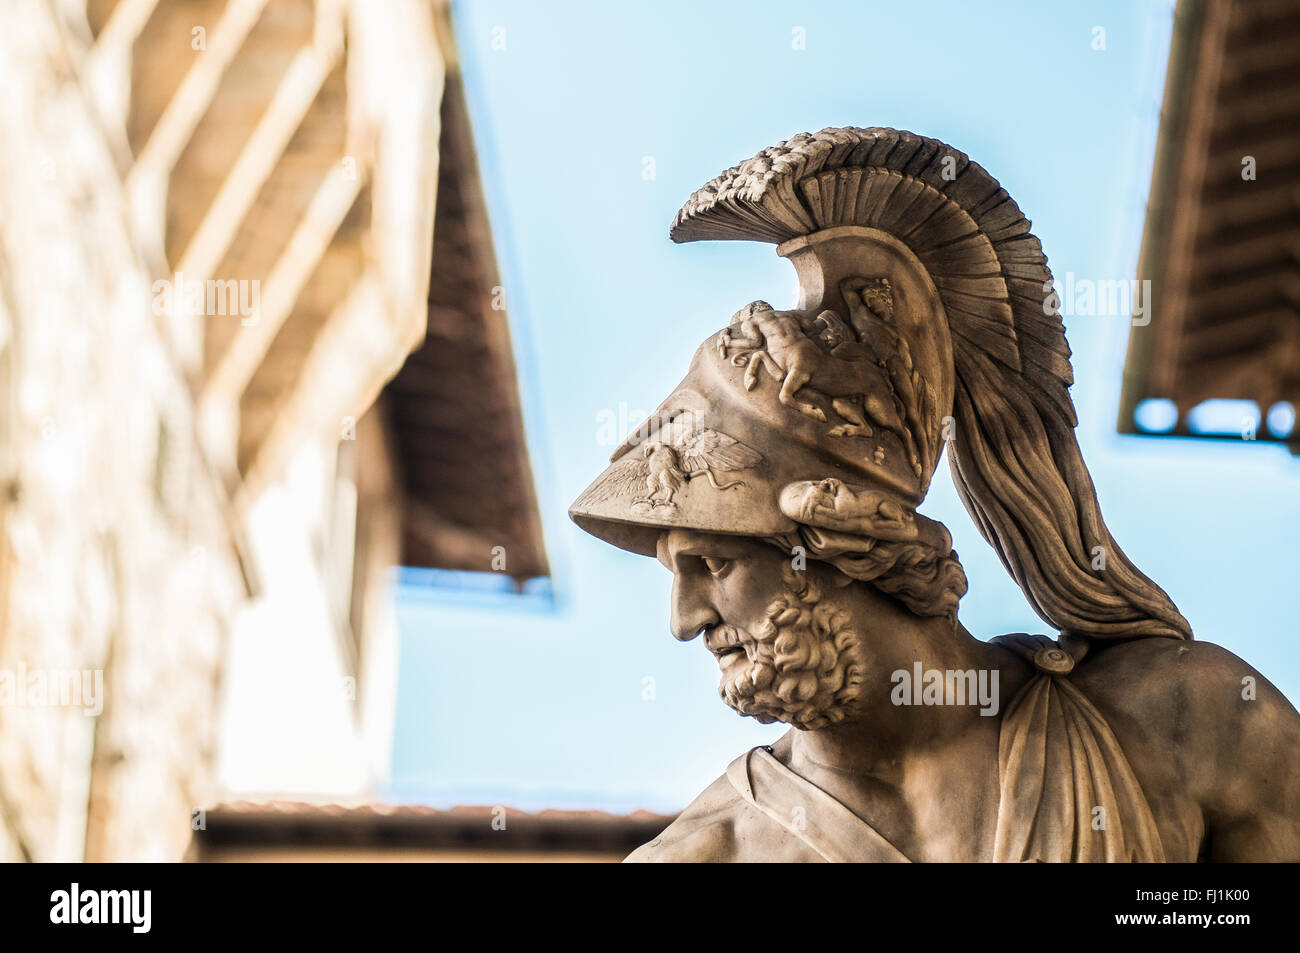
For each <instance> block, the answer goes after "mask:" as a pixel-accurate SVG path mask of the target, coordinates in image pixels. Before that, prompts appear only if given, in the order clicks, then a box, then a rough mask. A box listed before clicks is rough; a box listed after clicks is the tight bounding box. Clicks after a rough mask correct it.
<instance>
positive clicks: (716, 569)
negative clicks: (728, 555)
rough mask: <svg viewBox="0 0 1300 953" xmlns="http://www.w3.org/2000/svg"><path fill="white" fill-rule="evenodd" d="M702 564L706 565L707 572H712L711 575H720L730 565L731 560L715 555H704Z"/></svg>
mask: <svg viewBox="0 0 1300 953" xmlns="http://www.w3.org/2000/svg"><path fill="white" fill-rule="evenodd" d="M704 565H705V566H706V567H708V570H709V572H711V573H713V575H715V576H721V575H722V574H723V573H725V572H726V571H727V569H728V567H730V566H731V560H730V559H719V558H717V557H716V556H705V557H704Z"/></svg>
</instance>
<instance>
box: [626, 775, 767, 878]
mask: <svg viewBox="0 0 1300 953" xmlns="http://www.w3.org/2000/svg"><path fill="white" fill-rule="evenodd" d="M746 806H747V805H746V804H745V803H744V801H743V800H742V799H741V797H740V795H739V794H737V793H736V789H735V788H733V787H732V786H731V782H730V781H728V780H727V777H726V775H722V776H721V777H719V778H718V779H717V780H716V781H714V782H713V783H712V784H710V785H709V786H708V787H707V788H705V789H704V791H703V792H701V793H700V794H699V795H698V796H697V797H696V798H695V800H694V801H692V802H691V803H690V804H689V805H688V806H687V807H686V810H684V811H682V813H681V814H679V815H678V816H677V819H676V820H674V821H673V822H672V823H671V824H669V825H668V826H667V827H666V828H665V829H664V831H663V833H662V834H660V835H659V836H658V837H656V838H655V839H654V840H652V841H650V842H649V843H646V844H642V845H641V846H640V847H638V848H637V849H636V850H634V851H632V853H631V854H629V855H628V856H627V858H626V860H625V861H624V863H674V862H683V861H685V862H691V861H695V862H701V863H709V862H712V861H726V860H732V859H733V857H732V855H733V854H734V842H735V838H734V831H735V823H736V818H737V815H738V814H740V812H741V809H742V808H744V807H746Z"/></svg>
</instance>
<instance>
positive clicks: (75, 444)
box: [0, 0, 548, 860]
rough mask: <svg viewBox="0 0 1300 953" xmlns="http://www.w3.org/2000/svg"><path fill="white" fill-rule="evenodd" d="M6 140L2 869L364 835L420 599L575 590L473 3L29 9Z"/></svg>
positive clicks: (3, 81)
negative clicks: (509, 263) (502, 586)
mask: <svg viewBox="0 0 1300 953" xmlns="http://www.w3.org/2000/svg"><path fill="white" fill-rule="evenodd" d="M0 135H2V137H3V142H4V145H3V148H0V858H5V859H32V860H80V859H87V860H119V859H138V860H167V859H179V858H180V857H182V856H184V855H185V854H186V852H187V850H188V849H189V845H190V842H191V835H192V833H193V832H194V831H196V830H198V831H202V830H203V829H204V828H206V826H207V823H208V818H207V811H208V809H209V808H211V807H212V806H213V805H215V804H217V803H218V802H219V801H221V800H223V799H226V798H229V797H232V796H237V797H261V796H272V795H286V794H287V795H290V796H304V797H313V798H317V797H319V798H326V799H330V800H346V801H349V802H350V803H351V802H361V801H364V800H365V799H367V798H368V797H369V796H370V795H371V794H372V792H373V791H374V790H375V788H376V786H377V785H378V784H380V783H381V782H382V781H383V779H384V778H385V776H386V773H387V770H388V755H389V750H390V747H391V733H392V728H393V703H394V695H395V671H396V660H397V634H396V627H395V622H394V619H393V615H392V611H391V606H390V575H391V570H392V567H394V566H395V565H397V564H399V563H400V564H405V565H413V566H424V567H429V568H440V569H458V570H471V571H481V572H491V571H495V572H500V573H504V574H505V575H507V576H509V577H511V578H512V579H514V581H515V584H516V585H522V583H523V582H524V581H525V580H527V579H529V578H533V577H539V576H540V577H544V576H546V575H547V574H548V568H547V562H546V556H545V551H544V548H543V543H542V538H541V531H540V523H539V520H538V515H537V507H536V500H535V497H534V493H533V487H532V483H531V477H530V475H529V468H528V460H527V451H526V447H525V443H524V439H523V428H522V421H521V415H520V407H519V397H518V392H517V388H516V385H515V372H514V365H513V358H512V352H511V345H510V339H509V333H508V328H507V323H506V312H505V310H504V305H505V296H504V292H503V290H502V288H501V287H500V279H499V278H498V275H497V270H496V264H495V261H494V258H493V255H492V250H491V249H492V246H491V237H490V233H489V230H488V223H487V217H486V214H485V212H484V206H483V199H482V194H481V188H480V185H479V181H478V177H477V162H476V159H475V152H474V148H473V143H472V139H471V136H470V129H469V123H468V120H467V115H466V109H465V104H464V99H463V93H462V90H461V85H460V80H459V74H458V69H457V63H456V53H455V46H454V43H453V40H452V37H451V32H450V20H449V15H448V11H447V9H446V5H445V3H444V2H442V0H385V2H383V3H374V2H367V0H7V2H6V3H4V4H3V5H2V6H0ZM218 813H219V812H218Z"/></svg>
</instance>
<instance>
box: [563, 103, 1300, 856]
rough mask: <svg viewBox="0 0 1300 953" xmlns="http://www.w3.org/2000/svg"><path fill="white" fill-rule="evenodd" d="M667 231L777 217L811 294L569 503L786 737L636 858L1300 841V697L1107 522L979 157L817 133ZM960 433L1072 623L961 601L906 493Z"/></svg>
mask: <svg viewBox="0 0 1300 953" xmlns="http://www.w3.org/2000/svg"><path fill="white" fill-rule="evenodd" d="M671 237H672V238H673V240H674V241H678V242H688V241H699V240H704V239H743V240H754V241H766V242H773V243H775V244H776V246H777V248H776V251H777V254H778V255H780V256H782V257H784V258H787V259H789V260H790V262H791V263H793V265H794V267H795V271H796V274H797V276H798V280H799V284H800V288H801V295H800V300H799V301H798V303H797V306H796V307H794V308H793V309H791V310H780V309H778V308H774V307H772V306H771V305H769V304H767V303H765V302H762V301H755V302H752V303H750V304H747V305H745V306H744V307H743V308H741V309H740V310H739V311H738V312H736V314H735V315H734V316H733V317H732V319H731V320H730V322H728V325H727V327H725V328H724V329H722V330H721V331H720V332H715V333H713V334H711V335H710V336H709V337H708V338H707V339H706V340H705V341H704V343H703V344H702V345H701V346H700V347H699V349H698V351H697V352H696V354H695V357H694V360H693V362H692V363H691V366H690V369H689V370H688V371H687V374H686V377H685V379H683V381H682V382H681V384H680V385H679V386H678V387H677V389H676V390H675V391H674V392H673V393H672V394H671V396H669V397H668V399H667V400H665V401H664V402H663V403H662V404H661V405H660V407H659V408H658V410H657V411H656V412H655V413H654V414H653V415H652V416H651V417H650V419H649V420H647V421H646V423H645V424H644V425H642V426H641V427H639V428H637V430H636V431H635V432H634V433H633V434H631V435H630V436H629V437H628V439H627V440H626V441H625V442H624V443H623V445H622V446H620V447H619V448H618V449H617V450H616V451H615V453H614V455H613V457H612V458H611V465H610V466H609V468H608V469H607V470H606V471H605V472H604V473H603V474H602V475H601V476H600V477H599V478H598V479H597V480H596V481H595V482H594V483H593V484H592V485H591V486H590V487H589V488H588V489H587V490H586V491H585V492H584V493H583V494H582V495H581V496H580V497H579V498H578V499H577V501H576V502H575V503H574V504H573V506H572V508H571V510H570V515H571V517H572V518H573V519H574V521H575V522H577V524H578V525H579V526H580V527H582V528H583V529H584V530H586V531H587V532H589V533H592V534H593V535H595V536H597V537H599V538H600V539H603V540H606V541H608V542H610V543H612V544H614V545H615V546H619V547H621V548H623V549H625V550H630V551H632V552H636V553H642V554H644V555H647V556H654V557H656V558H657V559H658V560H659V561H660V562H661V563H663V565H664V566H665V567H667V568H668V570H669V571H671V572H672V573H673V576H674V583H673V594H672V607H671V613H670V626H671V629H672V633H673V635H674V636H675V637H676V638H678V639H680V640H682V641H684V642H686V641H691V640H693V639H696V638H699V639H700V641H702V642H703V645H704V647H705V648H706V649H707V650H708V651H709V652H710V653H712V654H713V655H714V656H715V657H716V659H717V664H718V667H719V669H720V672H721V685H720V693H721V695H722V698H723V700H724V701H725V702H726V704H727V705H729V706H730V707H731V708H733V709H735V710H736V711H737V712H739V713H740V714H742V715H748V716H750V717H753V718H756V719H757V720H759V721H760V722H764V723H768V722H773V721H780V722H784V723H785V724H788V725H790V726H791V730H790V731H788V732H787V733H786V734H785V735H784V736H782V738H781V739H780V740H779V741H777V742H776V743H774V744H773V745H771V746H770V747H760V748H755V749H754V750H752V751H748V752H746V753H744V754H742V755H741V756H740V757H738V758H736V759H735V761H733V762H732V763H731V765H730V766H728V767H727V768H726V770H725V771H724V772H723V773H722V775H721V776H720V777H719V778H718V779H717V780H716V781H714V782H713V784H711V785H710V786H709V787H708V788H707V789H706V790H705V791H704V792H703V793H702V794H700V795H699V796H698V797H697V798H696V799H695V800H694V802H692V803H691V804H690V805H689V806H688V807H687V808H686V809H685V811H683V813H682V814H681V815H680V816H679V817H678V818H677V819H676V820H675V821H674V822H673V823H672V824H671V826H669V827H668V828H667V829H666V830H665V831H664V832H663V833H662V834H661V835H660V836H659V837H658V838H656V839H655V840H653V841H651V842H650V843H648V844H645V845H644V846H642V847H640V848H638V849H637V850H636V851H635V852H634V853H633V854H632V856H631V857H630V858H629V860H636V861H724V860H725V861H819V860H833V861H900V862H901V861H1198V860H1200V861H1224V860H1300V767H1298V765H1300V716H1298V715H1297V713H1296V710H1295V709H1294V708H1293V707H1292V706H1291V705H1290V704H1289V703H1288V702H1287V700H1286V699H1285V698H1284V697H1283V696H1282V695H1281V693H1279V692H1278V690H1277V689H1276V688H1274V687H1273V686H1272V685H1271V684H1270V683H1269V682H1268V681H1267V680H1266V679H1265V678H1264V677H1263V676H1262V675H1260V674H1259V673H1258V672H1256V671H1255V670H1254V669H1253V668H1251V667H1250V666H1249V665H1247V664H1246V663H1245V662H1243V661H1242V660H1241V659H1239V658H1237V657H1236V656H1235V655H1233V654H1232V653H1230V652H1228V651H1226V650H1224V649H1222V648H1219V647H1218V646H1215V645H1211V644H1208V643H1205V642H1195V641H1193V640H1192V631H1191V628H1190V626H1189V625H1188V623H1187V621H1186V620H1185V619H1184V618H1183V616H1182V615H1181V614H1180V613H1179V612H1178V609H1177V608H1176V607H1175V606H1174V604H1173V602H1172V601H1171V600H1170V599H1169V597H1168V596H1167V595H1166V594H1165V592H1164V591H1163V590H1162V589H1161V588H1160V587H1159V586H1157V585H1156V584H1155V583H1154V582H1152V581H1151V580H1150V579H1149V578H1147V577H1146V576H1145V575H1143V573H1142V572H1141V571H1140V570H1139V569H1138V568H1137V567H1136V566H1135V565H1134V564H1133V563H1132V562H1131V561H1130V560H1129V559H1128V558H1127V557H1126V556H1125V555H1124V552H1123V551H1122V550H1121V549H1120V548H1119V546H1118V544H1117V543H1116V542H1115V540H1114V538H1113V537H1112V536H1111V534H1110V532H1109V530H1108V529H1107V528H1106V524H1105V523H1104V522H1103V520H1102V516H1101V511H1100V507H1099V504H1098V501H1097V496H1096V493H1095V491H1094V489H1093V484H1092V480H1091V478H1090V476H1089V474H1088V469H1087V467H1086V466H1085V465H1084V462H1083V458H1082V456H1081V454H1080V451H1079V445H1078V442H1077V440H1076V438H1075V425H1076V422H1077V421H1076V417H1075V411H1074V406H1073V403H1072V401H1071V399H1070V394H1069V388H1070V385H1071V384H1072V382H1073V372H1072V369H1071V365H1070V351H1069V347H1068V345H1067V344H1066V340H1065V328H1064V325H1063V323H1062V320H1061V318H1060V316H1059V314H1057V313H1056V310H1055V309H1054V308H1053V306H1052V305H1053V304H1054V297H1053V295H1052V285H1051V280H1052V276H1051V272H1050V271H1049V270H1048V267H1047V260H1046V258H1045V256H1044V254H1043V251H1042V248H1041V246H1040V245H1039V242H1038V239H1036V238H1035V237H1034V236H1033V235H1032V234H1031V233H1030V225H1029V222H1028V221H1027V220H1026V219H1025V217H1024V215H1023V214H1021V212H1020V209H1019V208H1018V207H1017V205H1016V203H1015V202H1014V201H1013V200H1012V199H1011V198H1010V196H1008V195H1007V193H1006V191H1004V190H1003V189H1002V188H1000V187H999V185H998V183H997V182H996V181H995V180H994V179H993V178H992V177H991V176H990V175H989V174H988V173H987V172H985V171H984V169H982V168H981V167H980V166H978V165H977V164H975V163H974V162H972V161H971V160H970V159H968V158H967V157H966V156H965V155H963V154H962V153H960V152H958V151H957V150H955V149H953V148H951V147H949V146H947V145H945V144H944V143H942V142H937V141H935V140H933V139H927V138H924V137H921V136H917V135H913V134H911V133H907V132H900V131H897V130H893V129H857V128H847V129H825V130H823V131H821V132H819V133H816V134H812V135H807V134H804V135H799V136H795V137H794V138H792V139H790V140H789V141H788V142H783V143H780V144H779V145H776V146H774V147H772V148H770V149H765V150H764V151H763V152H761V153H760V154H759V155H757V156H755V157H754V158H752V159H749V160H748V161H746V162H743V163H741V164H740V165H738V166H736V167H735V168H733V169H730V170H728V171H727V172H725V173H723V174H722V175H721V176H719V177H718V178H716V179H714V180H713V181H712V182H710V183H708V184H707V185H706V186H704V187H703V188H702V189H700V190H699V191H698V192H696V193H695V194H694V195H693V196H691V198H690V200H689V201H688V202H687V203H686V205H685V206H684V207H683V208H682V209H681V211H680V212H679V213H678V214H677V217H676V219H675V220H674V222H673V225H672V231H671ZM944 450H946V451H947V455H948V461H949V464H950V466H951V470H952V477H953V480H954V482H955V483H956V487H957V490H958V492H959V494H960V496H961V499H962V501H963V502H964V503H965V505H966V508H967V509H968V510H969V512H970V515H971V517H972V518H973V519H974V521H975V524H976V526H977V527H978V528H979V531H980V533H981V534H982V535H983V537H984V538H985V539H986V540H987V541H988V543H989V544H990V545H991V546H993V548H994V549H995V550H996V551H997V553H998V555H999V556H1000V557H1001V560H1002V563H1003V565H1004V566H1005V567H1006V569H1007V571H1008V572H1009V573H1010V574H1011V576H1012V577H1013V578H1014V580H1015V581H1016V583H1017V584H1018V585H1019V587H1020V589H1021V590H1022V591H1023V592H1024V594H1025V597H1026V598H1027V599H1028V600H1029V603H1030V605H1031V606H1032V607H1033V608H1034V610H1035V611H1036V612H1037V613H1038V615H1040V616H1041V617H1042V618H1043V620H1044V621H1045V622H1046V623H1047V624H1048V625H1049V626H1050V627H1051V629H1052V630H1055V632H1056V633H1057V635H1056V637H1055V638H1052V637H1049V636H1047V635H1033V634H1025V633H1020V634H1012V635H1002V636H999V637H997V638H994V639H992V640H990V641H985V640H982V639H978V638H975V637H974V636H972V635H971V634H970V633H969V632H968V631H967V630H966V629H965V628H964V627H963V626H962V625H961V623H960V622H959V621H958V612H957V610H958V602H959V600H960V599H961V597H962V595H963V594H964V593H965V591H966V577H965V574H964V572H963V570H962V566H961V562H960V561H959V559H958V557H957V553H956V552H954V551H953V548H952V539H951V536H950V535H949V532H948V530H947V529H946V528H945V527H944V526H943V525H942V524H941V523H938V522H935V521H934V520H931V519H928V518H927V517H925V516H923V515H922V514H921V513H919V512H917V507H918V506H919V505H920V503H921V502H922V500H923V499H924V498H925V495H926V492H927V490H928V488H929V484H930V479H931V477H932V475H933V473H934V470H935V466H936V464H937V462H938V459H939V456H940V454H941V452H943V451H944ZM683 743H688V742H686V741H685V740H684V742H683Z"/></svg>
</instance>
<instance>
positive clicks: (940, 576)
mask: <svg viewBox="0 0 1300 953" xmlns="http://www.w3.org/2000/svg"><path fill="white" fill-rule="evenodd" d="M935 525H939V524H935ZM940 529H942V526H940ZM942 538H943V540H944V541H945V542H946V545H945V546H943V547H938V548H937V547H935V546H934V545H931V544H928V543H925V542H920V541H906V542H894V541H890V540H883V539H876V538H874V537H871V536H862V535H859V534H856V533H842V532H837V531H835V530H828V529H821V528H819V527H815V526H807V525H803V524H801V525H800V526H799V527H798V529H796V530H795V531H794V532H793V533H786V534H783V535H781V536H774V537H771V538H769V539H768V540H767V542H769V543H771V544H772V545H774V546H777V547H779V548H781V549H782V550H784V551H786V552H792V551H793V550H794V547H796V546H799V547H802V548H803V551H804V552H805V553H807V555H808V557H809V558H810V559H816V560H818V561H820V562H824V563H829V564H830V565H832V566H834V567H835V568H836V569H838V570H839V571H840V572H842V573H844V575H846V576H848V577H849V578H851V579H856V580H858V581H860V582H867V583H870V584H871V585H872V586H873V587H874V588H876V589H878V590H879V591H880V592H883V593H884V594H885V595H887V596H891V597H893V598H895V599H897V600H898V601H899V602H901V603H903V605H905V606H906V607H907V608H908V609H910V610H911V611H912V612H914V613H915V614H917V615H921V616H943V617H944V618H946V619H948V620H949V621H950V622H953V623H954V624H955V623H956V621H957V604H958V602H960V601H961V597H962V596H964V595H965V594H966V573H965V571H964V570H963V569H962V567H961V560H960V559H958V557H957V553H956V552H955V551H954V550H953V548H952V537H950V536H949V535H948V531H947V530H946V529H943V532H942Z"/></svg>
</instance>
